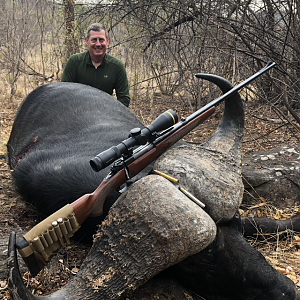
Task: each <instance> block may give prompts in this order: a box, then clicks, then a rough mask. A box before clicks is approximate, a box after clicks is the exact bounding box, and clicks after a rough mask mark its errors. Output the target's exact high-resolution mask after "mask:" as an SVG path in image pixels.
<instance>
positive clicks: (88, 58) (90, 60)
mask: <svg viewBox="0 0 300 300" xmlns="http://www.w3.org/2000/svg"><path fill="white" fill-rule="evenodd" d="M106 61H107V53H105V55H104V58H103V60H102V63H101V65H100V66H102V65H104V64H105V62H106ZM87 64H89V65H92V66H93V63H92V59H91V56H90V52H89V51H87ZM100 66H99V67H100Z"/></svg>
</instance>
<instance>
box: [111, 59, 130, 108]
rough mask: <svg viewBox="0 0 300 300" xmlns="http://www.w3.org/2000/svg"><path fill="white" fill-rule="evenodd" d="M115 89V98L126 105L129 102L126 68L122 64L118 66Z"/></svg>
mask: <svg viewBox="0 0 300 300" xmlns="http://www.w3.org/2000/svg"><path fill="white" fill-rule="evenodd" d="M115 89H116V95H117V99H118V100H119V101H120V102H121V103H123V104H124V105H125V106H127V107H128V106H129V103H130V95H129V86H128V78H127V74H126V70H125V67H124V65H123V64H121V65H120V67H119V72H118V77H117V82H116V87H115Z"/></svg>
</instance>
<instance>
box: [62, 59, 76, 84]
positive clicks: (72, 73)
mask: <svg viewBox="0 0 300 300" xmlns="http://www.w3.org/2000/svg"><path fill="white" fill-rule="evenodd" d="M75 65H76V64H75V63H74V62H73V59H72V56H71V57H70V58H69V59H68V61H67V63H66V66H65V68H64V71H63V74H62V76H61V81H62V82H76V68H75Z"/></svg>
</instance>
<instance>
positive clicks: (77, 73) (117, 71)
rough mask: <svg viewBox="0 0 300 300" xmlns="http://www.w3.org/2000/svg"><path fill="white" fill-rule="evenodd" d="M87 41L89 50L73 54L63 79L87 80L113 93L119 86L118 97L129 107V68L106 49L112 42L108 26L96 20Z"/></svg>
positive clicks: (98, 87)
mask: <svg viewBox="0 0 300 300" xmlns="http://www.w3.org/2000/svg"><path fill="white" fill-rule="evenodd" d="M85 41H86V44H87V46H88V51H86V52H83V53H77V54H74V55H72V56H71V57H70V58H69V60H68V61H67V64H66V67H65V69H64V71H63V74H62V78H61V81H64V82H78V83H83V84H87V85H90V86H93V87H95V88H97V89H99V90H102V91H104V92H107V93H108V94H111V95H112V93H113V90H114V89H115V90H116V95H117V99H118V100H119V101H120V102H121V103H123V104H124V105H125V106H127V107H128V106H129V103H130V95H129V87H128V79H127V74H126V70H125V67H124V65H123V63H122V62H121V61H120V60H119V59H117V58H115V57H113V56H112V55H110V54H108V53H106V50H107V47H108V45H109V37H108V32H107V30H106V28H105V27H104V26H103V25H102V24H100V23H94V24H92V25H91V26H89V28H88V30H87V35H86V38H85Z"/></svg>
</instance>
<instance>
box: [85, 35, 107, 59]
mask: <svg viewBox="0 0 300 300" xmlns="http://www.w3.org/2000/svg"><path fill="white" fill-rule="evenodd" d="M85 42H86V44H87V46H88V48H89V52H90V54H91V56H92V57H99V56H100V57H101V56H102V57H104V54H105V52H106V49H107V47H108V45H109V39H108V38H106V36H105V31H104V30H101V31H93V30H91V31H90V36H89V38H86V39H85Z"/></svg>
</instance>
